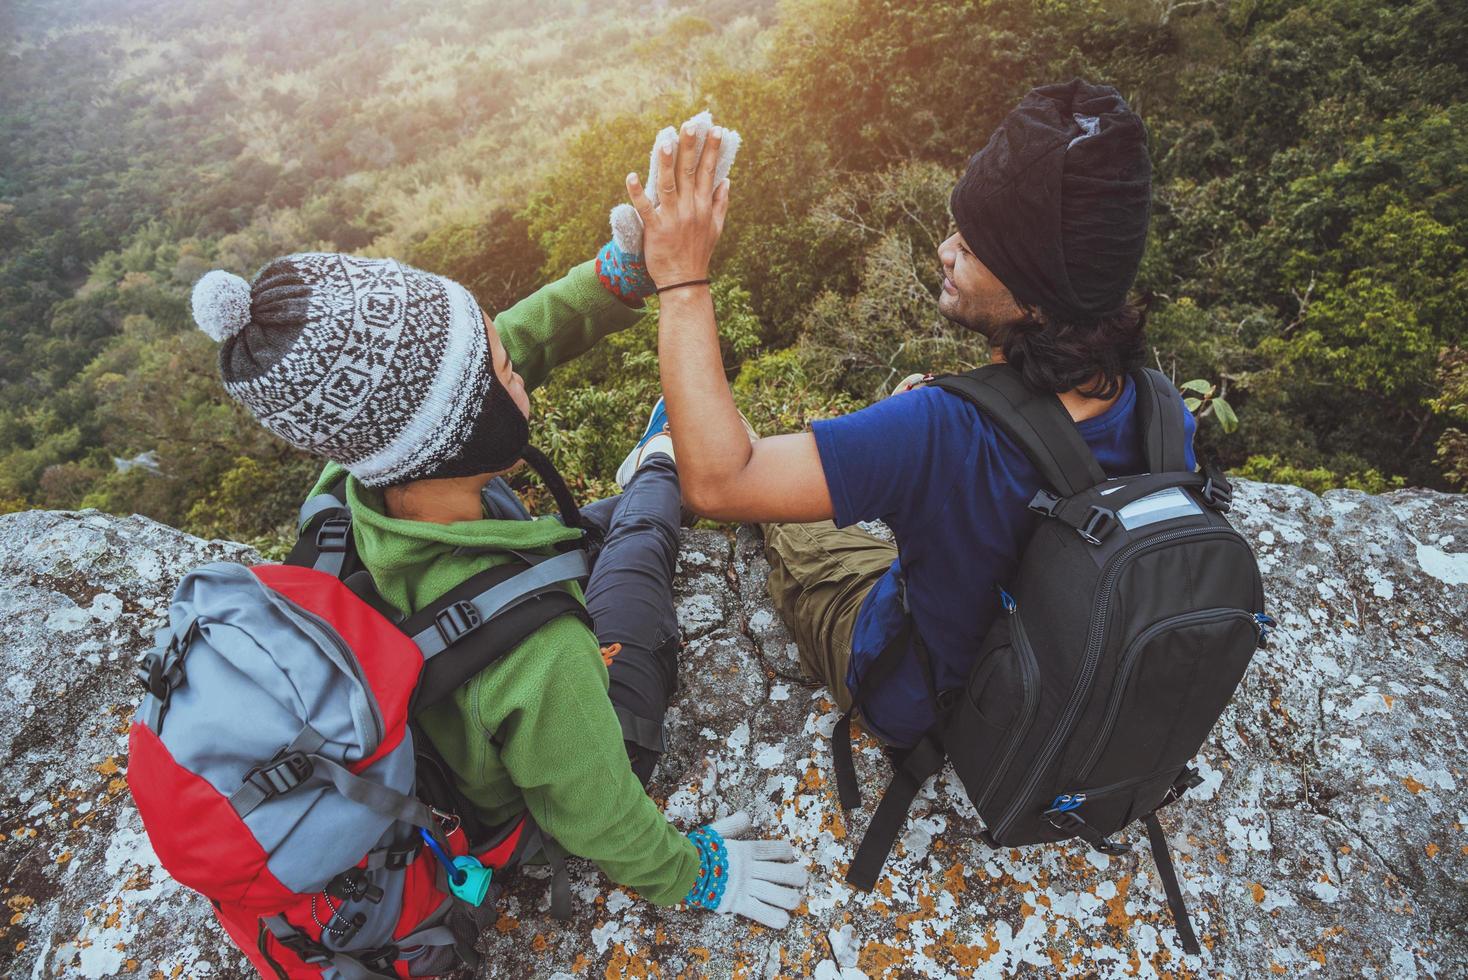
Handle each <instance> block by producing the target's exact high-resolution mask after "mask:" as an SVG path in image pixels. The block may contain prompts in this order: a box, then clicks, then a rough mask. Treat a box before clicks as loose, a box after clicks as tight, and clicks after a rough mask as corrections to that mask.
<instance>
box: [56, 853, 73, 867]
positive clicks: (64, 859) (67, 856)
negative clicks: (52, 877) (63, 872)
mask: <svg viewBox="0 0 1468 980" xmlns="http://www.w3.org/2000/svg"><path fill="white" fill-rule="evenodd" d="M70 860H71V852H70V851H62V852H61V855H60V857H58V858H57V859H56V863H57V864H65V863H66V862H67V861H70Z"/></svg>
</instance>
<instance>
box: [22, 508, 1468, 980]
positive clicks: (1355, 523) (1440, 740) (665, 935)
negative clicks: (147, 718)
mask: <svg viewBox="0 0 1468 980" xmlns="http://www.w3.org/2000/svg"><path fill="white" fill-rule="evenodd" d="M1234 517H1235V522H1236V524H1237V526H1239V527H1240V528H1241V529H1242V530H1243V531H1244V532H1245V534H1246V535H1247V537H1248V538H1249V539H1250V541H1251V542H1252V543H1253V545H1254V547H1255V550H1256V552H1257V553H1258V555H1259V558H1260V562H1261V565H1262V566H1263V569H1264V572H1265V582H1266V589H1267V593H1268V595H1269V605H1270V610H1271V612H1273V613H1274V614H1275V615H1276V617H1277V618H1278V619H1279V622H1280V627H1281V628H1280V631H1279V633H1278V634H1277V636H1276V638H1275V639H1273V640H1272V641H1271V644H1270V646H1269V648H1268V649H1267V650H1263V651H1261V652H1260V653H1259V654H1258V655H1257V656H1256V657H1255V660H1254V664H1253V666H1252V667H1251V668H1250V671H1249V673H1248V676H1247V677H1246V679H1245V682H1244V685H1243V687H1242V689H1241V690H1240V692H1239V695H1238V697H1237V698H1236V699H1235V702H1234V704H1233V706H1232V707H1231V708H1230V709H1229V711H1228V712H1227V713H1226V714H1225V715H1224V718H1223V720H1222V722H1221V723H1220V724H1219V725H1218V726H1217V728H1216V729H1215V731H1214V733H1213V736H1212V738H1211V739H1210V741H1209V743H1208V745H1207V746H1206V748H1205V750H1204V752H1203V753H1202V755H1201V757H1200V759H1199V766H1200V768H1201V770H1202V772H1203V774H1204V775H1205V777H1206V781H1205V782H1204V784H1203V785H1202V786H1201V787H1200V788H1199V789H1198V790H1197V791H1195V792H1194V793H1193V794H1190V796H1189V797H1188V799H1187V800H1186V801H1185V802H1184V803H1182V804H1181V805H1178V806H1175V807H1173V808H1172V809H1170V810H1169V811H1167V812H1166V814H1165V816H1164V818H1163V823H1164V825H1165V826H1166V828H1167V830H1168V832H1169V834H1170V837H1171V839H1172V842H1173V847H1174V853H1175V857H1176V859H1177V860H1178V867H1179V873H1180V874H1181V876H1182V879H1183V888H1184V892H1185V894H1186V897H1187V900H1188V903H1189V907H1190V908H1191V910H1192V912H1193V916H1194V920H1195V923H1196V925H1197V928H1198V931H1199V934H1200V937H1201V939H1202V941H1203V944H1204V950H1203V955H1202V956H1201V957H1188V956H1185V955H1183V954H1182V952H1181V948H1180V946H1179V944H1178V941H1177V937H1176V935H1175V933H1174V932H1173V930H1172V927H1171V918H1170V916H1169V914H1168V912H1167V907H1166V904H1165V901H1164V899H1163V895H1162V888H1161V885H1160V882H1159V880H1158V877H1157V871H1156V869H1155V867H1154V865H1153V863H1152V859H1151V857H1150V855H1149V854H1148V853H1147V852H1146V849H1145V835H1144V834H1141V833H1139V832H1136V831H1133V832H1132V834H1131V840H1132V842H1133V843H1136V844H1138V847H1137V848H1136V850H1135V851H1134V852H1133V853H1130V854H1127V855H1125V856H1123V857H1113V858H1107V857H1105V856H1102V855H1099V854H1096V853H1093V852H1091V851H1090V850H1089V849H1088V848H1086V847H1085V846H1084V845H1080V844H1078V843H1072V844H1069V845H1052V846H1044V847H1033V848H1024V849H1012V850H1003V851H992V850H989V849H987V848H985V847H983V846H982V845H981V844H979V843H978V842H977V841H976V840H975V839H974V833H975V830H976V829H977V827H978V822H977V818H976V815H975V814H974V811H973V809H972V808H971V807H970V806H969V804H968V803H967V801H966V799H965V798H964V796H963V793H962V790H961V788H960V787H959V785H958V783H957V781H956V780H955V779H954V778H953V777H952V774H951V772H949V773H946V774H945V775H943V776H940V777H939V778H938V779H937V780H936V781H935V783H934V784H932V785H930V786H929V787H928V788H927V789H926V790H925V791H924V793H923V794H922V795H921V796H920V798H919V800H918V802H917V803H916V805H915V806H914V808H913V811H912V815H911V818H910V820H909V823H908V825H907V828H906V832H905V836H904V837H903V838H902V840H901V841H900V842H899V844H898V846H897V849H896V851H895V854H894V857H893V859H892V861H891V862H890V863H889V865H888V872H887V875H886V877H885V880H884V881H883V882H882V883H881V885H880V886H879V888H878V890H877V891H876V892H873V893H872V894H861V893H854V892H852V891H851V890H850V889H849V888H848V887H847V886H846V885H845V884H844V882H843V880H842V874H843V871H844V869H845V866H846V863H847V862H848V861H849V860H850V858H851V854H852V852H853V849H854V845H855V842H856V841H858V840H859V839H860V835H861V833H862V832H863V831H864V830H865V827H866V822H867V820H868V819H869V817H870V813H871V810H870V802H869V805H868V808H867V809H866V810H864V811H857V812H854V813H853V814H852V815H850V816H849V817H846V816H843V815H842V813H841V811H840V809H839V807H838V806H837V804H836V799H835V791H834V784H833V779H832V775H831V745H830V733H831V728H832V725H833V724H834V722H835V720H836V715H835V713H834V712H833V711H832V710H831V705H830V703H829V702H828V701H827V700H826V698H825V697H824V696H823V695H822V692H820V691H819V690H816V689H813V688H812V687H810V686H808V685H806V684H804V683H802V682H801V681H800V680H799V678H798V676H797V667H796V661H795V657H794V648H793V646H792V645H791V643H790V639H789V636H788V634H787V633H786V632H785V631H784V629H783V627H782V626H781V624H780V622H779V621H778V619H777V617H776V616H775V615H774V613H773V611H772V609H771V607H770V605H769V602H768V599H767V597H766V596H765V592H764V575H765V573H766V566H765V564H764V560H763V558H762V556H761V549H760V547H759V544H758V540H757V538H756V537H755V536H754V535H753V534H751V532H749V531H748V530H742V531H740V532H739V533H738V534H736V535H733V536H732V537H731V536H726V535H723V534H720V533H718V532H712V531H690V532H687V534H686V537H685V539H684V545H683V551H682V556H681V569H680V573H679V581H678V601H679V615H680V619H681V621H682V625H683V628H684V631H685V636H686V639H687V650H686V656H685V660H684V666H683V687H682V689H681V691H680V692H679V694H678V696H677V700H676V703H675V706H674V707H673V709H672V711H671V712H670V715H669V727H668V738H669V742H670V744H671V746H672V749H671V751H670V753H669V754H668V756H667V757H666V758H665V759H664V760H663V763H662V765H661V767H660V769H659V772H658V774H657V776H656V777H655V780H654V783H653V785H652V787H651V791H652V792H653V794H654V795H655V796H656V797H657V798H658V799H659V801H661V802H662V803H663V805H664V807H665V809H666V811H667V812H668V814H669V815H670V816H671V817H672V818H673V819H675V820H676V821H678V822H680V823H682V824H686V825H689V826H691V825H693V824H695V823H698V822H701V821H704V820H707V819H709V818H712V817H714V816H717V815H720V814H723V813H726V812H729V811H730V810H732V809H737V808H744V809H748V810H749V811H750V812H751V813H752V814H753V815H754V817H755V820H756V822H757V823H758V824H759V825H761V826H763V827H765V828H768V829H769V830H770V832H772V833H781V834H784V835H787V836H788V837H790V838H791V839H792V840H793V841H794V842H795V845H796V847H797V848H798V849H799V850H800V851H801V853H802V854H803V855H804V856H805V859H806V861H807V864H808V866H809V867H810V869H811V871H812V883H811V886H810V888H809V891H808V896H807V900H806V902H805V905H804V907H803V908H802V909H801V910H800V913H799V914H798V915H797V916H796V917H795V920H794V922H793V924H792V925H791V927H790V929H789V930H787V931H786V932H784V933H783V934H774V933H771V932H768V931H765V930H762V929H760V928H758V927H756V926H751V925H749V924H748V923H746V922H744V921H743V920H734V919H730V918H726V917H721V916H713V915H709V914H707V913H699V912H689V911H679V910H672V909H670V910H659V909H655V908H653V907H651V906H649V905H647V904H646V903H644V902H641V901H639V900H638V899H637V898H636V897H635V896H634V895H632V894H630V893H629V892H627V891H626V890H623V889H617V888H613V887H611V886H610V885H609V883H608V882H607V881H606V880H605V879H604V878H603V877H602V876H601V875H600V874H599V873H598V872H597V871H596V870H595V869H594V868H592V867H591V866H589V865H585V864H581V865H579V866H578V867H577V868H576V872H575V876H574V885H573V888H574V891H575V893H576V896H577V899H576V910H575V921H574V922H573V923H572V924H570V925H567V926H561V925H559V924H557V923H556V922H555V921H554V920H552V919H550V918H549V916H548V915H547V913H546V911H545V910H546V906H547V888H546V882H544V881H542V880H537V879H535V878H532V877H529V876H525V877H522V878H521V879H520V880H518V881H517V882H516V884H515V885H514V887H513V888H512V889H511V891H510V894H509V897H508V898H507V900H506V901H505V902H504V903H503V910H502V913H501V914H500V916H499V919H498V921H497V922H496V923H495V924H494V926H493V928H492V929H490V930H488V931H487V932H486V933H485V935H484V937H483V938H482V940H481V943H480V945H481V948H482V949H483V950H484V952H485V953H486V966H485V967H484V968H483V970H482V971H481V973H482V974H483V975H484V976H536V977H545V976H600V975H607V976H644V975H656V976H664V977H671V976H675V975H683V976H716V977H727V976H749V977H762V978H769V977H774V976H777V975H780V976H807V975H810V976H816V977H822V978H838V977H846V978H851V977H857V976H862V975H865V976H935V977H936V976H994V977H998V976H1011V975H1015V974H1033V975H1054V974H1062V975H1076V976H1107V977H1109V976H1136V975H1142V976H1151V975H1159V974H1160V975H1175V976H1188V975H1223V976H1230V977H1237V976H1268V975H1273V974H1289V975H1297V974H1313V975H1316V976H1326V977H1355V976H1376V977H1413V976H1443V977H1447V976H1454V975H1463V971H1464V970H1465V969H1468V965H1465V964H1468V926H1465V922H1468V888H1465V884H1464V882H1465V880H1468V830H1465V824H1468V800H1465V794H1464V791H1463V786H1464V783H1465V780H1468V725H1465V723H1464V721H1463V719H1464V717H1465V707H1468V636H1465V634H1468V497H1454V496H1447V495H1441V494H1433V493H1427V492H1419V491H1403V492H1397V493H1393V494H1387V495H1384V496H1380V497H1369V496H1365V495H1363V494H1359V493H1354V492H1345V491H1341V492H1331V493H1327V494H1325V495H1324V497H1317V496H1315V495H1313V494H1310V493H1307V492H1305V491H1303V490H1299V489H1296V488H1291V487H1281V486H1270V485H1261V484H1244V485H1243V486H1241V487H1240V488H1239V490H1238V493H1237V497H1236V505H1235V511H1234ZM253 557H254V556H253V555H252V554H251V553H250V552H249V551H248V549H245V548H243V547H242V546H239V545H235V544H230V543H226V542H204V541H200V540H198V539H196V538H192V537H189V536H188V535H185V534H182V533H180V532H177V531H174V530H171V529H169V528H166V527H163V526H160V525H158V524H155V523H153V522H150V521H147V520H145V519H142V518H137V517H134V518H127V519H122V518H114V517H109V516H106V515H102V514H97V513H94V512H84V513H79V514H77V513H42V512H31V513H23V514H16V515H11V516H8V517H3V518H0V666H3V685H0V754H3V758H4V770H3V772H4V775H3V779H0V881H3V886H0V888H3V892H0V901H3V902H4V904H5V906H6V912H5V920H4V921H3V923H0V974H3V975H4V976H7V977H42V976H86V977H105V976H112V975H121V974H134V973H136V974H142V975H145V976H150V977H166V978H172V977H183V976H206V975H208V976H216V977H224V978H232V977H240V976H245V975H248V972H247V969H246V967H245V965H244V961H243V959H242V958H241V957H240V956H238V955H237V954H235V953H234V952H232V951H231V950H230V949H229V948H228V947H227V946H226V945H225V942H224V939H223V935H222V933H221V932H220V930H219V929H218V928H217V927H216V926H214V924H213V921H212V918H211V916H210V915H209V909H208V906H207V904H206V903H205V902H204V900H203V899H201V898H199V897H197V896H196V895H194V894H192V893H190V892H188V891H186V890H184V889H182V888H180V887H179V886H177V885H175V884H174V883H173V882H172V881H171V880H170V879H169V878H168V877H167V875H166V874H164V873H163V871H162V870H161V868H159V866H158V864H157V861H156V859H155V858H154V856H153V852H152V850H151V849H150V848H149V846H148V844H147V841H146V839H145V838H144V837H143V835H142V827H141V823H140V822H139V820H138V816H137V813H136V811H135V810H134V809H133V807H132V805H131V802H130V798H129V796H128V794H127V790H126V786H125V782H124V776H125V774H126V768H127V759H126V756H125V750H126V736H125V731H126V726H127V722H128V720H129V718H130V716H131V714H132V711H133V706H134V701H135V695H134V687H133V685H132V682H131V680H130V674H131V670H132V665H133V662H134V661H135V660H136V659H137V658H138V657H139V656H140V655H141V654H142V653H143V652H145V649H146V647H147V645H148V643H149V642H150V641H151V636H152V633H153V631H154V630H155V629H156V628H157V627H158V626H159V625H161V623H162V619H161V616H162V613H163V611H164V609H165V608H166V601H167V597H168V595H169V593H170V591H171V589H172V587H173V585H174V583H175V582H176V581H177V580H178V578H179V577H180V576H181V575H182V573H183V572H184V571H186V570H187V569H188V568H190V567H191V566H194V565H196V564H199V563H201V562H204V561H209V560H218V559H231V560H243V561H249V560H252V559H253ZM857 762H858V768H859V771H860V773H861V775H862V779H863V782H864V789H865V791H866V793H867V799H868V801H871V800H872V799H874V798H875V795H876V792H877V791H878V789H879V788H880V786H881V785H883V784H884V782H885V777H886V772H887V767H886V763H885V761H884V760H883V757H882V755H881V753H880V752H879V751H878V749H877V748H876V746H875V745H874V744H873V743H870V742H864V743H863V744H862V747H861V748H860V749H859V751H858V752H857Z"/></svg>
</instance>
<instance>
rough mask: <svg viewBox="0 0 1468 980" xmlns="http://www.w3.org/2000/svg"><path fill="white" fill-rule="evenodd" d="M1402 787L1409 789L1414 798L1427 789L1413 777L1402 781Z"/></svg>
mask: <svg viewBox="0 0 1468 980" xmlns="http://www.w3.org/2000/svg"><path fill="white" fill-rule="evenodd" d="M1402 785H1403V786H1405V787H1407V791H1408V792H1409V793H1411V794H1412V795H1413V796H1416V795H1417V794H1418V793H1420V792H1422V791H1423V790H1425V789H1426V788H1427V787H1426V786H1424V785H1423V784H1422V783H1419V782H1418V781H1417V780H1415V779H1413V778H1412V777H1411V776H1408V777H1407V778H1406V779H1404V780H1402Z"/></svg>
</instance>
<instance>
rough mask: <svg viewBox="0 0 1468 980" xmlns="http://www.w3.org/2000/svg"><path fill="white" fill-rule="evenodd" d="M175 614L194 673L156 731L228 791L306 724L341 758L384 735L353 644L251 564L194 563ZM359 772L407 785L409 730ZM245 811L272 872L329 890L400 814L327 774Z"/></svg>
mask: <svg viewBox="0 0 1468 980" xmlns="http://www.w3.org/2000/svg"><path fill="white" fill-rule="evenodd" d="M169 620H170V632H171V634H172V636H173V637H174V638H175V639H177V640H179V641H180V643H181V644H182V641H183V639H184V637H185V636H186V635H187V634H188V632H189V631H190V629H193V630H195V632H196V635H195V636H194V637H193V639H192V641H191V642H190V643H188V645H187V654H186V671H187V676H188V678H189V682H188V683H186V684H183V685H182V686H180V687H179V688H178V689H176V690H175V691H173V693H172V696H171V698H170V702H169V706H168V711H167V714H166V716H165V717H164V718H163V720H162V724H161V726H158V727H159V731H158V734H159V736H160V738H161V739H162V741H163V743H164V746H165V747H166V748H167V749H168V751H169V752H170V753H171V754H172V755H173V757H174V759H175V760H176V761H177V762H178V764H179V765H181V766H183V767H185V768H187V769H188V770H190V771H191V772H194V773H195V774H197V775H199V776H200V777H201V778H203V779H204V780H206V781H207V782H208V783H209V784H210V785H211V786H213V787H214V788H215V789H217V790H218V791H219V792H220V793H221V794H223V795H224V796H229V795H231V794H232V793H234V792H235V791H236V790H238V789H239V788H240V786H241V785H242V784H243V783H244V781H245V779H246V777H247V776H248V774H249V773H250V771H251V770H252V769H254V768H255V767H257V766H259V765H261V764H262V763H267V762H269V761H270V760H271V759H272V758H273V757H274V756H275V755H276V754H277V753H278V752H279V751H280V750H281V749H282V748H284V747H285V746H287V745H289V744H290V743H291V742H292V740H293V739H295V738H296V737H297V735H298V734H300V732H301V730H302V728H304V727H305V726H306V725H307V723H308V722H309V724H310V726H311V727H312V728H314V729H315V730H316V731H318V732H320V733H321V735H322V736H324V738H325V740H326V741H325V744H324V745H322V746H321V747H320V748H319V749H317V750H315V754H317V755H321V756H324V757H326V758H328V759H332V760H334V761H336V762H339V763H341V764H342V765H349V764H350V763H352V762H355V761H360V760H361V759H363V758H366V757H368V756H370V755H371V754H372V753H373V752H374V751H375V750H376V748H377V746H378V745H379V744H380V741H381V739H382V721H381V718H380V716H379V713H378V708H377V705H376V702H375V699H374V698H373V695H372V692H371V691H370V690H369V689H368V687H367V685H366V684H365V682H364V680H363V678H362V676H361V672H360V667H359V666H358V664H357V663H356V660H355V658H354V657H353V656H352V654H351V651H350V650H348V649H347V648H346V646H345V644H343V643H342V642H341V640H340V639H339V638H337V637H336V636H335V634H334V633H333V632H332V631H331V630H330V628H329V627H326V626H325V625H324V624H321V623H320V622H319V621H318V620H317V619H316V618H315V617H314V616H312V615H311V614H310V613H308V612H307V611H305V610H303V609H300V608H299V607H297V606H295V605H294V604H292V603H290V602H289V601H287V600H285V599H284V598H282V597H281V596H279V595H277V594H276V593H274V592H273V591H271V590H270V589H269V588H267V587H266V586H265V585H264V584H263V583H261V582H260V580H259V579H258V578H256V577H255V576H254V575H253V574H252V573H251V572H250V570H249V569H247V568H245V567H243V566H240V565H233V564H226V563H215V564H210V565H205V566H203V567H201V568H198V569H196V570H194V571H193V572H190V573H189V574H188V575H187V576H185V577H184V579H183V581H182V582H180V583H179V586H178V589H177V590H176V591H175V593H174V596H173V602H172V605H171V607H170V609H169ZM149 700H151V699H149ZM150 710H153V711H156V707H154V706H152V705H150V704H149V703H148V700H145V702H144V707H143V708H142V709H141V711H140V717H144V718H146V716H147V715H148V713H149V712H150ZM359 775H360V776H361V777H363V778H364V779H366V780H368V781H370V782H373V783H377V784H379V785H382V786H387V787H389V788H392V789H394V790H397V791H398V792H400V793H404V794H411V793H412V791H413V785H414V760H413V747H412V740H411V736H410V735H406V734H405V737H404V740H403V742H402V744H400V745H398V746H397V747H396V748H395V749H394V750H393V751H392V752H391V753H389V754H388V755H387V756H386V757H384V758H382V759H380V760H378V761H377V762H375V763H374V764H373V765H372V766H371V767H369V768H368V769H366V770H364V771H363V772H361V773H360V774H359ZM244 821H245V824H246V826H247V827H248V828H249V829H250V832H251V833H252V834H253V835H254V837H255V839H256V840H257V841H259V843H260V846H261V847H262V848H263V849H264V850H265V851H266V852H267V853H268V854H269V855H270V859H269V867H270V870H271V872H272V874H275V875H276V877H277V878H278V879H279V880H280V882H281V884H283V885H285V886H286V887H288V888H290V889H292V890H294V891H298V892H310V891H316V890H319V889H321V888H322V887H324V886H325V884H326V882H327V881H329V880H330V879H331V877H332V876H333V875H334V874H336V872H338V871H340V870H341V869H342V868H346V867H351V866H352V865H354V864H355V863H356V862H357V861H358V860H359V859H360V858H361V856H362V854H363V853H365V852H367V851H368V850H370V849H372V848H373V847H374V846H375V845H378V844H380V843H387V842H388V839H389V838H390V837H391V834H389V831H390V830H391V828H392V827H393V825H394V824H395V823H396V821H395V820H394V819H393V817H392V816H391V815H387V814H383V813H380V812H378V811H376V810H374V809H372V808H370V807H367V806H364V805H362V804H359V803H356V802H353V801H352V800H350V799H348V798H346V797H345V796H343V795H342V794H340V793H339V792H337V791H336V790H335V789H334V788H333V787H332V786H331V785H330V784H328V783H313V784H310V785H303V786H301V787H299V788H298V789H295V790H293V791H292V792H290V793H286V794H283V795H280V796H276V797H273V798H271V799H268V800H266V801H265V802H263V803H261V804H260V805H259V806H258V807H256V808H255V809H253V810H252V811H250V812H249V813H248V814H246V815H245V817H244Z"/></svg>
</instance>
